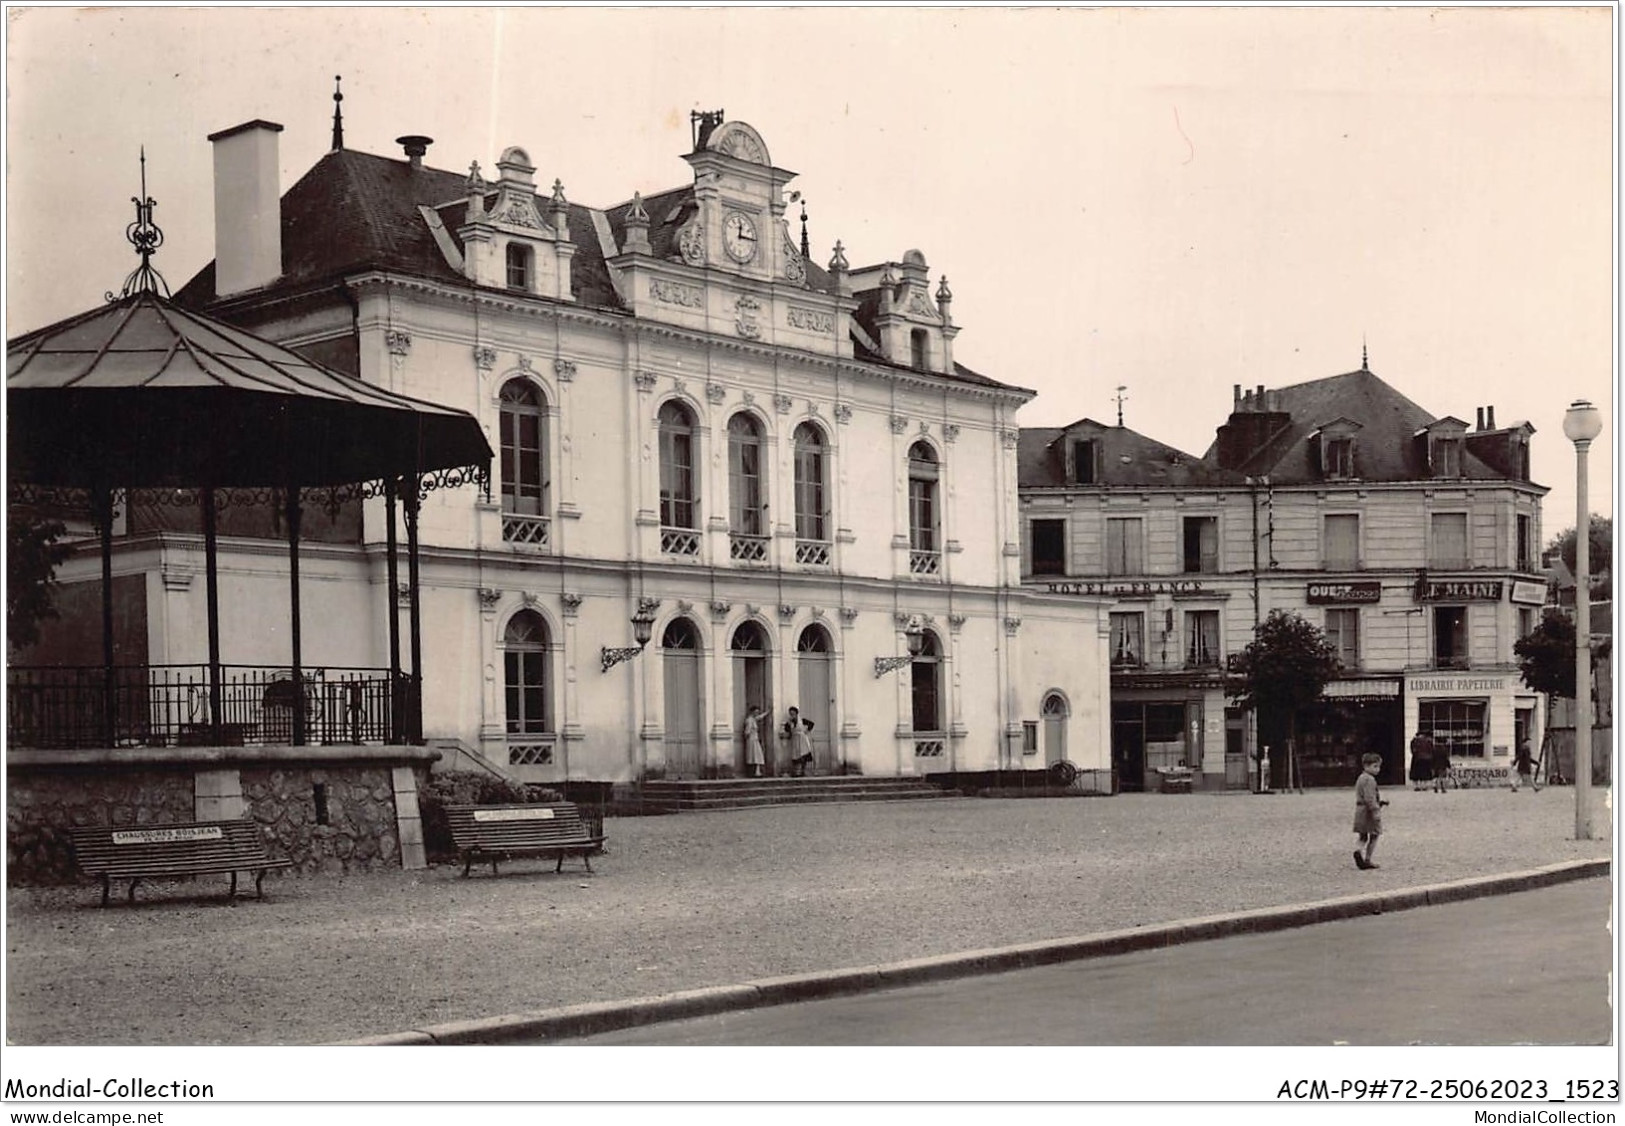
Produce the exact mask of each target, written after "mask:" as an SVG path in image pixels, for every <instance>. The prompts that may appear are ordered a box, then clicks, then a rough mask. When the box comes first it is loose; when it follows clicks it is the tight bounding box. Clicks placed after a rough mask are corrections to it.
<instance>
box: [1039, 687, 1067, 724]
mask: <svg viewBox="0 0 1625 1126" xmlns="http://www.w3.org/2000/svg"><path fill="white" fill-rule="evenodd" d="M1041 710H1042V712H1043V714H1044V716H1045V717H1046V718H1048V717H1050V716H1066V715H1069V714H1070V709H1069V708H1068V707H1067V706H1066V697H1065V696H1062V695H1061V694H1060V693H1059V692H1051V693H1050V694H1049V695H1048V696H1045V697H1044V706H1043V708H1042V709H1041Z"/></svg>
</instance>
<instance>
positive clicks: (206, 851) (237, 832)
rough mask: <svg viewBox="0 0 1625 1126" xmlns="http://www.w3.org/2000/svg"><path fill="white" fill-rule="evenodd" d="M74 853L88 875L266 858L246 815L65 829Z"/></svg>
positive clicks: (255, 860) (202, 865) (257, 834)
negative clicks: (234, 819) (241, 817)
mask: <svg viewBox="0 0 1625 1126" xmlns="http://www.w3.org/2000/svg"><path fill="white" fill-rule="evenodd" d="M68 835H69V838H70V840H71V841H72V843H73V855H74V859H75V860H76V861H77V862H78V864H79V867H80V868H82V869H84V871H85V872H86V873H87V874H89V875H92V876H99V875H102V874H103V873H106V872H130V871H150V872H162V871H177V870H184V869H187V868H191V867H198V868H210V867H213V868H220V867H223V866H224V865H226V864H238V863H242V864H255V863H262V862H264V861H268V860H269V859H270V857H269V856H268V855H267V854H266V852H265V843H264V842H263V841H261V840H260V829H259V826H258V825H257V824H255V823H254V822H252V821H247V820H239V821H177V822H173V823H169V824H162V825H98V826H94V827H91V828H81V829H71V830H69V834H68Z"/></svg>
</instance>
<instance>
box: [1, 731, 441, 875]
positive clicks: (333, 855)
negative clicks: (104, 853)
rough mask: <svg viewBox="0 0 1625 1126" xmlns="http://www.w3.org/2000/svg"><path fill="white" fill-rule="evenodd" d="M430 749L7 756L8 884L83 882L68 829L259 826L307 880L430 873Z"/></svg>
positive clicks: (140, 750) (271, 847)
mask: <svg viewBox="0 0 1625 1126" xmlns="http://www.w3.org/2000/svg"><path fill="white" fill-rule="evenodd" d="M439 758H440V753H439V752H438V751H435V750H430V749H428V748H424V747H403V746H395V747H372V746H344V747H134V748H124V747H121V748H117V749H85V750H62V751H41V750H36V749H29V748H8V749H7V751H6V860H7V881H8V882H9V883H11V884H63V883H74V882H76V881H78V880H80V879H82V876H81V875H80V873H79V872H78V870H77V869H76V867H75V865H74V863H73V853H72V851H71V850H70V848H69V844H68V836H67V830H69V829H71V828H74V827H76V826H80V825H151V824H158V823H161V822H171V821H182V822H184V821H218V820H229V819H232V818H236V817H248V818H251V819H252V820H253V821H254V822H255V823H256V824H258V826H259V829H260V837H261V839H263V840H264V841H265V846H266V849H267V851H269V852H270V854H271V855H272V856H274V857H287V858H288V859H289V860H292V861H293V871H294V872H296V873H298V874H301V875H316V874H340V873H345V872H366V871H372V870H374V869H389V868H402V867H405V868H422V867H423V866H424V853H423V825H422V821H421V820H420V816H419V810H418V800H417V795H418V790H419V789H420V787H421V786H422V785H423V782H424V779H425V778H426V777H427V772H428V769H429V767H430V765H431V764H432V763H434V762H435V761H436V760H438V759H439Z"/></svg>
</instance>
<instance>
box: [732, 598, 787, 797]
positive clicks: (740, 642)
mask: <svg viewBox="0 0 1625 1126" xmlns="http://www.w3.org/2000/svg"><path fill="white" fill-rule="evenodd" d="M728 652H729V654H730V655H731V656H732V657H733V662H734V710H733V732H734V762H733V766H734V770H735V771H736V772H738V773H739V774H741V775H742V774H744V773H745V713H746V712H748V711H749V710H750V708H751V705H752V704H754V705H756V706H757V707H758V708H761V709H762V712H763V714H764V715H766V716H767V721H766V723H765V724H764V725H763V730H762V754H763V757H764V758H766V759H767V763H766V766H765V769H764V771H763V773H765V774H769V775H772V774H777V773H779V761H780V759H781V758H782V756H781V755H780V754H778V740H777V739H775V738H774V737H773V733H774V730H775V727H774V724H775V722H776V718H775V717H774V715H773V678H772V677H771V676H769V675H768V647H767V631H766V630H764V629H763V628H762V627H761V625H760V624H759V623H757V622H740V623H739V626H738V628H736V629H735V630H734V632H733V637H732V638H731V639H730V640H729V642H728Z"/></svg>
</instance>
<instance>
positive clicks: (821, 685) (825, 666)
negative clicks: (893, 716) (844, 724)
mask: <svg viewBox="0 0 1625 1126" xmlns="http://www.w3.org/2000/svg"><path fill="white" fill-rule="evenodd" d="M834 652H835V646H834V644H833V643H832V642H831V641H830V636H829V630H827V629H825V628H824V627H823V626H821V625H819V624H818V623H817V622H814V623H813V624H812V625H809V626H808V627H807V628H806V629H804V630H802V631H801V636H800V637H798V638H797V639H796V690H797V692H798V693H799V697H800V698H799V700H798V701H797V704H796V706H797V707H798V708H800V709H801V718H803V719H810V720H812V723H813V729H812V732H811V739H812V750H813V770H814V771H815V772H817V773H819V774H833V773H835V765H836V763H835V733H834V731H833V730H832V729H831V725H832V723H833V721H834V715H835V678H834V676H833V675H831V672H832V668H833V665H834Z"/></svg>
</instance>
